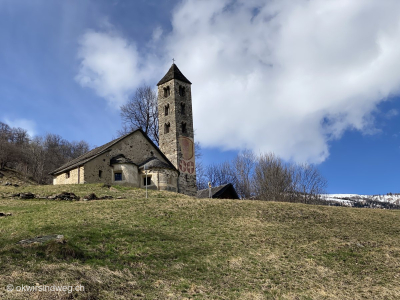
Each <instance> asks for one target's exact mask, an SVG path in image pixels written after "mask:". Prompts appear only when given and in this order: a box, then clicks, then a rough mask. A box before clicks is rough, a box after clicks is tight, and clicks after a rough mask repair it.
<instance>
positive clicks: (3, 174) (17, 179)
mask: <svg viewBox="0 0 400 300" xmlns="http://www.w3.org/2000/svg"><path fill="white" fill-rule="evenodd" d="M5 184H12V185H15V184H16V185H18V186H25V185H35V184H36V182H35V181H34V180H32V179H31V178H28V177H26V176H25V175H23V174H21V173H19V172H17V171H15V170H12V169H8V168H5V169H2V170H0V185H5Z"/></svg>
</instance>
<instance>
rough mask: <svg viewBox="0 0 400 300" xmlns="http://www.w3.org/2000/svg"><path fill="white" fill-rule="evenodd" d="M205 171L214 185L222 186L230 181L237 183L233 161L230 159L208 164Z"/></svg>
mask: <svg viewBox="0 0 400 300" xmlns="http://www.w3.org/2000/svg"><path fill="white" fill-rule="evenodd" d="M205 173H206V174H205V176H206V178H207V179H208V180H207V181H209V182H211V185H212V186H220V185H224V184H228V183H232V184H233V185H235V184H236V176H235V174H234V171H233V168H232V166H231V163H230V162H228V161H226V162H223V163H220V164H211V165H209V166H207V168H206V172H205Z"/></svg>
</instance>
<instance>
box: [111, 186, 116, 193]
mask: <svg viewBox="0 0 400 300" xmlns="http://www.w3.org/2000/svg"><path fill="white" fill-rule="evenodd" d="M110 191H111V192H118V190H117V189H116V188H115V187H110Z"/></svg>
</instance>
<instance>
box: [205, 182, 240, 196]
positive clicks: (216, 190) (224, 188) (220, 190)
mask: <svg viewBox="0 0 400 300" xmlns="http://www.w3.org/2000/svg"><path fill="white" fill-rule="evenodd" d="M225 192H229V195H230V196H231V197H230V198H231V199H239V196H238V194H237V192H236V190H235V188H234V187H233V185H232V183H228V184H224V185H220V186H216V187H213V188H211V195H212V197H213V198H225V197H222V196H223V194H224V193H225ZM208 195H209V191H208V189H204V190H199V191H197V198H208Z"/></svg>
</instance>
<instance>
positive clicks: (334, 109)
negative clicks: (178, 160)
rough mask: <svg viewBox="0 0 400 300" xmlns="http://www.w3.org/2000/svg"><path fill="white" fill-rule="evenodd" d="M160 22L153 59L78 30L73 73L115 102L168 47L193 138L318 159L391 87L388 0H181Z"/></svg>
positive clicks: (399, 20) (392, 10)
mask: <svg viewBox="0 0 400 300" xmlns="http://www.w3.org/2000/svg"><path fill="white" fill-rule="evenodd" d="M162 32H163V31H162V30H161V29H159V28H158V29H157V31H156V32H155V34H154V36H153V39H152V42H153V43H156V42H158V43H159V44H158V47H154V48H153V49H154V51H155V52H154V53H152V54H154V56H157V55H158V57H160V58H161V59H163V58H165V60H164V62H165V63H164V64H162V65H159V64H158V63H154V62H153V63H151V64H147V66H146V65H144V66H143V68H140V69H139V68H138V63H137V61H138V55H139V54H138V51H137V50H136V48H135V46H134V44H133V43H128V42H127V41H126V40H122V39H120V38H119V37H116V36H110V35H107V34H103V33H93V32H91V33H90V32H89V33H87V34H86V35H85V36H84V38H83V42H82V48H81V52H80V56H81V58H82V67H81V71H80V74H79V75H78V80H79V82H80V83H81V84H83V85H86V86H90V87H92V88H94V89H95V90H96V91H97V93H98V94H99V95H101V96H103V97H105V98H107V99H111V101H115V102H118V103H120V102H121V103H122V102H123V101H124V97H125V96H126V94H127V93H129V91H131V90H132V87H133V86H135V85H137V84H138V83H139V80H138V78H137V77H136V76H135V75H134V74H135V73H136V72H137V74H142V77H141V78H144V79H146V80H148V79H149V78H154V74H159V72H160V71H159V70H157V71H155V65H158V68H165V71H166V69H167V68H168V65H169V64H170V58H172V57H175V58H176V59H177V65H178V66H179V68H180V69H181V71H182V72H183V73H184V74H185V75H186V76H187V77H188V78H189V80H190V81H192V82H193V87H192V94H193V95H192V96H193V105H194V106H193V107H194V124H195V129H196V139H197V140H199V141H200V142H201V143H202V144H203V146H213V147H221V148H223V149H243V148H251V149H253V150H255V151H256V152H259V151H273V152H275V153H276V154H278V155H280V156H282V157H283V158H285V159H292V160H295V161H308V162H316V163H319V162H322V161H324V160H325V159H326V158H327V157H328V156H329V146H328V145H329V141H331V140H333V139H339V138H340V137H341V136H342V135H343V133H344V132H345V131H346V130H348V129H356V130H360V131H361V132H373V130H374V128H373V118H372V117H371V114H372V113H373V112H374V110H375V109H376V106H377V104H379V103H380V102H381V101H384V100H386V99H387V98H388V97H390V96H393V95H397V94H399V88H400V71H399V70H400V48H399V47H398V45H399V44H400V2H398V1H391V0H387V1H384V2H382V1H375V0H353V1H347V0H335V1H326V0H300V1H289V0H279V1H265V0H264V1H262V0H237V1H230V0H220V1H215V0H204V1H195V0H186V1H182V3H180V5H178V6H177V7H176V8H175V9H174V10H173V18H172V31H171V32H169V33H165V34H162ZM94 45H101V46H94ZM99 49H100V50H99ZM155 49H157V50H155ZM156 51H159V52H156ZM93 54H94V55H93ZM92 56H93V57H92ZM104 57H105V58H106V60H105V61H103V58H104ZM122 57H126V58H124V59H122ZM144 61H147V62H149V61H150V60H144ZM143 70H147V71H146V72H145V73H143ZM120 74H124V76H120ZM114 76H116V77H114ZM156 79H159V78H154V80H156ZM125 99H126V98H125Z"/></svg>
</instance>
